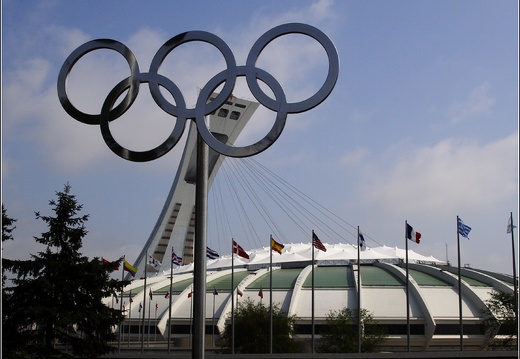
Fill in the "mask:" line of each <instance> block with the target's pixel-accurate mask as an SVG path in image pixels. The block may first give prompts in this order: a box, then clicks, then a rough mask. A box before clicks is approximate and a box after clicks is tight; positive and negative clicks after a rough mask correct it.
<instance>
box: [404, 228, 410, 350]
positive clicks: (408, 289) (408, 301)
mask: <svg viewBox="0 0 520 359" xmlns="http://www.w3.org/2000/svg"><path fill="white" fill-rule="evenodd" d="M407 229H408V221H406V220H405V221H404V242H405V248H406V249H405V251H406V350H407V351H408V352H410V286H409V283H410V277H409V271H408V236H407Z"/></svg>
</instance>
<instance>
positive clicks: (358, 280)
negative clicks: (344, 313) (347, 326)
mask: <svg viewBox="0 0 520 359" xmlns="http://www.w3.org/2000/svg"><path fill="white" fill-rule="evenodd" d="M360 271H361V262H360V250H359V226H358V227H357V282H358V293H357V302H358V353H361V275H360Z"/></svg>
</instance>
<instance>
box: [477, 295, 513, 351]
mask: <svg viewBox="0 0 520 359" xmlns="http://www.w3.org/2000/svg"><path fill="white" fill-rule="evenodd" d="M490 295H491V297H490V299H488V300H486V306H487V308H486V309H485V310H484V314H485V316H486V319H485V320H484V325H485V327H486V333H487V335H488V336H489V337H490V339H493V338H494V337H495V336H496V335H499V336H500V337H501V340H490V342H489V349H512V347H513V346H514V345H515V343H516V337H517V334H518V321H517V319H516V317H515V296H514V293H513V292H511V293H504V292H501V291H492V292H491V293H490Z"/></svg>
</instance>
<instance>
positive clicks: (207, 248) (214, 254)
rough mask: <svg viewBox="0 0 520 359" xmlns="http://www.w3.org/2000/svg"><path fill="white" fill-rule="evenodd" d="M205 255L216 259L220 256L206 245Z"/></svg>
mask: <svg viewBox="0 0 520 359" xmlns="http://www.w3.org/2000/svg"><path fill="white" fill-rule="evenodd" d="M206 257H208V258H209V259H217V258H218V257H220V256H219V255H218V253H217V252H216V251H214V250H213V249H211V248H209V247H206Z"/></svg>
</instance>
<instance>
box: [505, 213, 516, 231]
mask: <svg viewBox="0 0 520 359" xmlns="http://www.w3.org/2000/svg"><path fill="white" fill-rule="evenodd" d="M511 220H512V218H511V217H509V219H508V220H507V234H509V233H511V232H512V231H513V229H515V228H516V226H515V225H514V224H513V223H512V221H511Z"/></svg>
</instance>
